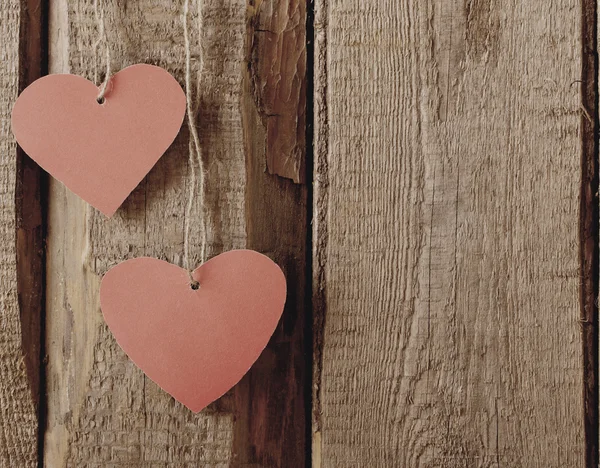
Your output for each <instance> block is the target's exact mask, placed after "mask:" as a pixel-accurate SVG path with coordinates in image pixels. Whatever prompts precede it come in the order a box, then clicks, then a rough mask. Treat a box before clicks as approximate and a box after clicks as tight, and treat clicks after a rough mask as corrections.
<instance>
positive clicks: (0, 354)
mask: <svg viewBox="0 0 600 468" xmlns="http://www.w3.org/2000/svg"><path fill="white" fill-rule="evenodd" d="M26 14H27V13H26V12H25V11H24V10H23V8H22V5H21V2H19V1H15V0H8V1H5V2H2V3H1V4H0V35H1V37H2V44H1V45H0V90H2V91H1V92H0V205H1V206H2V210H1V211H0V213H1V215H0V216H1V218H0V291H1V293H0V325H1V326H0V466H2V467H9V466H19V467H21V466H22V467H25V468H28V467H34V466H37V452H38V443H37V434H38V416H37V408H36V403H37V396H38V390H39V389H38V383H37V375H39V374H38V373H36V372H33V373H31V372H30V373H29V374H28V372H27V370H28V366H27V363H29V364H30V366H29V369H30V370H31V365H33V364H34V363H37V365H38V366H39V361H38V360H39V347H38V348H35V347H34V346H31V345H32V341H31V340H32V339H33V340H34V341H36V342H37V343H39V336H36V337H32V336H31V335H30V334H29V333H28V332H30V331H31V330H30V329H29V328H28V326H27V325H28V324H29V323H31V322H30V320H29V318H30V317H29V316H26V317H25V319H24V320H23V326H22V324H21V311H22V310H23V308H22V307H20V305H21V303H22V302H23V301H24V302H27V298H20V297H19V295H18V288H17V284H18V281H17V279H18V268H17V224H16V222H17V218H18V206H17V205H18V200H17V197H16V191H17V185H18V183H17V173H18V170H19V164H18V161H19V158H18V156H17V145H16V142H15V140H14V138H13V136H12V134H11V132H10V112H11V109H12V105H13V103H14V101H15V99H16V98H17V95H18V92H19V88H20V86H21V85H22V79H24V78H25V77H24V75H25V71H24V70H23V65H24V62H23V61H21V57H22V56H23V55H26V52H25V51H23V50H22V45H23V41H21V40H20V35H21V33H22V32H23V31H24V30H27V27H28V23H27V18H26V17H25V16H26ZM32 256H34V254H33V255H32ZM34 329H35V327H34ZM37 331H38V333H39V328H37ZM36 350H37V354H36Z"/></svg>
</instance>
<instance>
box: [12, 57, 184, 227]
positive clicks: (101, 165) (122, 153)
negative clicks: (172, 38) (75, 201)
mask: <svg viewBox="0 0 600 468" xmlns="http://www.w3.org/2000/svg"><path fill="white" fill-rule="evenodd" d="M97 96H98V88H97V87H96V86H95V85H94V83H92V82H90V81H88V80H86V79H85V78H82V77H80V76H75V75H49V76H45V77H43V78H40V79H39V80H37V81H35V82H33V83H32V84H31V85H30V86H28V87H27V88H26V89H25V90H24V91H23V92H22V93H21V95H20V96H19V98H18V99H17V102H16V103H15V105H14V107H13V111H12V129H13V133H14V135H15V137H16V139H17V142H18V143H19V144H20V145H21V147H22V148H23V150H24V151H25V152H26V153H27V154H28V155H29V156H30V157H31V158H32V159H33V160H35V161H36V162H37V163H38V164H39V165H40V166H42V167H43V168H44V169H45V170H46V171H47V172H49V173H50V174H51V175H52V176H54V177H55V178H56V179H58V180H60V181H61V182H62V183H64V184H65V185H66V186H67V187H68V188H69V189H70V190H71V191H73V192H74V193H76V194H77V195H79V196H80V197H81V198H83V199H84V200H85V201H87V202H88V203H89V204H90V205H92V206H94V207H96V208H97V209H99V210H100V211H102V212H103V213H104V214H105V215H107V216H112V214H113V213H114V212H115V211H116V210H117V208H118V207H119V206H120V205H121V203H123V201H124V200H125V198H127V196H128V195H129V194H130V193H131V191H132V190H133V189H134V188H135V187H136V186H137V185H138V184H139V183H140V181H141V180H142V179H143V178H144V176H145V175H146V174H147V173H148V171H150V169H151V168H152V166H154V164H155V163H156V161H158V159H159V158H160V157H161V156H162V154H163V153H164V152H165V151H166V150H167V148H168V147H169V146H170V145H171V143H172V142H173V140H174V139H175V137H176V136H177V133H178V132H179V129H180V128H181V123H182V122H183V117H184V115H185V108H186V100H185V94H184V93H183V90H182V89H181V86H179V83H177V81H176V80H175V79H174V78H173V77H172V76H171V75H170V74H169V73H168V72H167V71H165V70H163V69H162V68H160V67H155V66H153V65H145V64H139V65H133V66H131V67H127V68H125V69H123V70H121V71H120V72H118V73H116V74H115V75H114V76H112V77H111V79H110V81H109V84H108V88H107V92H106V98H105V102H104V104H98V102H97V101H96V97H97Z"/></svg>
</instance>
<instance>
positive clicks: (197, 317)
mask: <svg viewBox="0 0 600 468" xmlns="http://www.w3.org/2000/svg"><path fill="white" fill-rule="evenodd" d="M192 277H193V279H194V280H196V281H197V282H198V283H199V288H198V289H193V288H192V286H191V284H190V277H189V275H188V273H187V271H186V270H184V269H183V268H180V267H178V266H177V265H173V264H170V263H168V262H165V261H163V260H158V259H155V258H148V257H141V258H135V259H132V260H127V261H125V262H123V263H120V264H118V265H117V266H115V267H113V268H112V269H111V270H109V271H108V273H106V275H104V278H103V279H102V284H101V287H100V305H101V308H102V313H103V315H104V319H105V320H106V323H107V324H108V326H109V328H110V330H111V331H112V333H113V334H114V336H115V338H116V340H117V342H118V343H119V345H120V346H121V348H123V350H124V351H125V353H127V355H128V356H129V357H130V358H131V360H132V361H133V362H134V363H135V364H136V365H137V366H138V367H139V368H140V369H142V370H143V371H144V372H145V374H146V375H147V376H148V377H149V378H150V379H152V380H153V381H154V382H156V383H157V384H158V385H159V386H160V387H161V388H162V389H163V390H165V391H166V392H168V393H170V394H171V395H172V396H173V397H174V398H175V399H176V400H178V401H180V402H181V403H183V404H184V405H185V406H187V407H188V408H189V409H190V410H192V411H194V412H198V411H200V410H201V409H203V408H205V407H206V406H207V405H208V404H209V403H211V402H213V401H214V400H216V399H217V398H219V397H220V396H222V395H223V394H224V393H225V392H227V390H229V389H230V388H231V387H233V386H234V385H235V384H236V383H237V382H238V381H239V380H240V379H241V378H242V377H243V376H244V374H245V373H246V372H247V371H248V370H249V369H250V367H251V366H252V364H253V363H254V362H255V361H256V359H258V357H259V355H260V353H261V352H262V350H263V349H264V348H265V346H266V345H267V343H268V341H269V339H270V337H271V335H272V334H273V332H274V330H275V328H276V326H277V323H278V322H279V319H280V317H281V314H282V312H283V306H284V304H285V297H286V282H285V276H284V275H283V272H282V271H281V269H280V268H279V267H278V266H277V264H275V263H274V262H273V261H272V260H271V259H269V258H268V257H266V256H265V255H262V254H260V253H258V252H255V251H252V250H232V251H229V252H225V253H223V254H221V255H218V256H217V257H214V258H212V259H211V260H209V261H207V262H206V263H204V264H202V265H201V266H199V267H198V268H197V269H196V270H194V272H193V273H192Z"/></svg>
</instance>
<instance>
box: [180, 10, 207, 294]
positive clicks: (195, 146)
mask: <svg viewBox="0 0 600 468" xmlns="http://www.w3.org/2000/svg"><path fill="white" fill-rule="evenodd" d="M199 1H201V0H199ZM188 15H189V0H184V4H183V15H182V16H183V39H184V43H185V96H186V103H187V121H188V127H189V130H190V135H191V136H192V142H191V143H190V151H189V165H190V185H189V188H190V190H189V196H188V200H187V206H186V209H185V227H184V235H183V260H184V265H185V268H186V269H187V270H188V273H189V274H190V280H191V281H192V287H194V286H195V287H196V288H197V287H198V284H197V283H196V282H195V281H194V280H193V278H192V276H191V272H192V268H194V265H191V264H190V223H191V214H192V206H193V203H194V198H195V197H196V185H197V186H198V192H199V194H200V229H201V233H202V234H201V235H202V239H201V242H200V262H204V261H205V260H206V224H205V221H204V213H205V211H206V210H205V204H204V184H205V181H204V163H203V161H202V147H201V145H200V137H199V136H198V129H197V128H196V122H195V118H194V115H195V112H194V106H193V101H192V99H193V96H192V70H191V68H192V65H191V61H192V60H191V55H192V54H191V45H190V33H189V30H188ZM199 16H200V17H199V23H200V24H199V28H198V29H199V30H200V31H202V14H200V15H199ZM203 65H204V62H203V57H202V47H200V54H199V56H198V74H199V75H200V76H201V75H202V68H203ZM196 164H198V175H196ZM196 179H198V180H197V181H196Z"/></svg>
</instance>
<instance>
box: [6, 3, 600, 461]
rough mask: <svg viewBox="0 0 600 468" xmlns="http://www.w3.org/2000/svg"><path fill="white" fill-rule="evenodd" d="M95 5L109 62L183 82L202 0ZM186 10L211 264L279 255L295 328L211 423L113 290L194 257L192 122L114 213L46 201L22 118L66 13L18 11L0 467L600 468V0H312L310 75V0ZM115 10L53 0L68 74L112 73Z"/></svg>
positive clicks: (11, 32) (10, 54) (281, 333)
mask: <svg viewBox="0 0 600 468" xmlns="http://www.w3.org/2000/svg"><path fill="white" fill-rule="evenodd" d="M97 4H98V5H99V6H100V8H101V9H103V10H104V12H105V20H106V28H107V41H108V44H109V46H110V50H111V57H112V58H111V65H112V69H113V70H118V69H120V68H122V67H124V66H127V65H129V64H133V63H138V62H146V63H153V64H157V65H160V66H163V67H165V68H166V69H167V70H169V71H170V72H171V73H172V74H173V75H174V76H175V77H176V78H177V79H178V80H179V81H180V82H181V83H182V85H183V70H184V66H185V62H184V60H185V52H184V45H183V44H184V41H183V27H182V18H181V13H182V5H183V0H181V1H180V2H170V1H168V0H139V1H136V2H119V1H117V0H98V2H97ZM190 4H191V13H190V17H189V25H190V31H191V34H192V38H191V44H192V51H191V52H192V70H193V81H194V92H193V94H194V99H195V106H196V108H197V113H196V119H195V121H196V124H197V126H198V129H199V132H200V138H201V141H202V146H203V158H204V161H205V164H206V167H207V181H208V184H207V187H206V194H205V195H206V197H207V204H208V207H209V208H208V211H207V213H206V218H205V219H206V221H207V226H208V230H207V234H208V239H209V248H208V253H209V256H214V255H216V254H218V253H220V252H222V251H224V250H227V249H232V248H239V247H247V248H253V249H256V250H259V251H261V252H263V253H265V254H267V255H269V256H271V258H273V259H274V260H275V261H277V262H278V263H279V264H280V265H281V266H282V267H283V268H284V269H285V272H286V276H287V278H288V285H289V297H288V302H287V308H286V311H285V313H284V317H283V319H282V321H281V323H280V326H279V328H278V330H277V331H276V333H275V335H274V338H273V339H272V340H271V343H270V344H269V346H268V347H267V349H266V350H265V352H264V353H263V355H262V356H261V358H260V359H259V361H258V362H257V363H256V364H255V366H253V368H252V370H251V372H250V373H249V374H248V375H247V376H246V377H245V378H244V379H243V380H242V381H241V382H240V384H238V385H237V386H236V387H235V388H234V389H233V390H232V391H231V392H229V393H228V394H227V395H226V396H225V397H223V398H222V399H220V400H219V401H217V402H216V403H214V404H212V405H211V406H210V407H209V408H208V409H206V410H205V411H203V412H201V413H200V414H198V415H193V414H191V413H190V412H189V411H188V410H186V409H185V408H184V407H182V406H181V405H180V404H178V403H176V402H174V401H173V399H172V398H170V397H169V396H168V395H167V394H165V393H164V392H162V391H161V390H160V389H159V388H158V387H157V386H156V385H155V384H153V383H152V382H151V381H149V380H148V379H147V378H145V377H144V375H143V374H142V373H141V371H139V370H138V369H137V368H136V367H135V366H134V365H133V364H132V363H131V362H130V361H129V360H128V359H127V357H126V356H125V355H124V354H123V352H122V351H121V350H120V348H119V347H118V346H117V345H116V343H115V341H114V339H113V338H112V335H111V334H110V331H109V330H108V329H107V328H106V326H105V325H104V322H103V321H102V316H101V312H100V309H99V304H98V288H99V283H100V279H101V276H102V274H103V273H104V272H105V271H107V269H108V268H110V267H111V266H112V265H115V264H116V263H118V262H120V261H122V260H125V259H127V258H132V257H136V256H141V255H150V256H155V257H158V258H162V259H165V260H167V261H170V262H173V263H177V264H181V261H182V253H183V227H184V216H185V213H184V212H185V204H186V201H187V197H188V193H189V192H188V190H189V180H190V179H189V167H188V154H189V151H190V146H189V145H190V138H189V133H188V129H187V125H184V127H183V128H182V131H181V134H180V135H179V137H178V138H177V140H176V142H175V143H174V145H173V146H172V148H171V149H170V150H169V151H168V152H167V154H165V156H164V157H163V158H161V160H160V161H159V163H158V164H157V165H156V167H155V168H154V169H153V170H152V171H151V172H150V174H149V175H148V176H147V177H146V179H144V181H143V182H142V183H141V184H140V186H139V187H138V188H137V189H136V190H135V191H134V192H133V193H132V195H131V196H130V197H129V198H128V199H127V201H126V202H125V203H124V205H123V206H122V208H121V209H120V210H119V211H118V212H117V213H116V214H115V216H114V217H113V218H112V219H110V220H107V219H106V218H105V217H104V216H102V215H101V214H99V213H97V212H96V211H95V210H94V209H92V208H90V207H89V206H87V205H86V204H85V203H84V202H83V201H81V200H80V199H79V198H78V197H76V196H75V195H73V194H72V193H70V192H69V191H68V190H66V189H65V188H64V187H63V186H62V185H61V184H60V183H58V182H56V181H54V180H52V179H50V181H49V185H50V187H49V193H48V196H47V200H46V201H45V204H46V205H47V206H45V205H44V204H40V197H42V201H43V202H44V200H43V196H44V194H45V187H44V185H45V182H44V177H43V176H40V172H39V170H38V169H37V168H36V166H35V164H32V163H31V162H30V161H29V160H28V159H27V157H26V156H24V155H23V154H22V153H21V152H19V151H18V149H17V147H16V144H15V142H14V139H13V138H12V135H11V133H10V123H9V116H10V109H11V106H12V103H13V102H14V100H15V99H16V96H17V94H18V92H19V90H20V89H22V88H23V87H24V86H26V85H27V83H29V82H31V80H33V79H35V77H36V76H38V75H39V74H40V73H41V72H43V70H44V68H45V65H44V62H45V55H44V54H45V50H44V44H43V43H44V27H45V26H44V24H42V23H41V22H42V21H43V20H44V18H45V6H44V5H45V2H44V1H42V0H20V1H16V0H6V1H4V2H2V3H1V5H0V37H2V38H3V40H2V41H0V58H1V59H2V60H0V89H1V90H2V92H1V93H0V119H1V123H2V125H1V126H0V169H1V171H0V188H1V190H0V193H1V195H2V199H1V200H0V203H1V206H2V222H1V223H0V225H1V226H2V229H1V230H0V233H1V236H2V237H1V241H2V242H1V243H2V248H1V250H0V254H1V268H0V319H1V325H2V326H1V327H0V468H3V467H5V466H6V467H13V466H18V467H21V466H23V467H34V466H39V464H42V465H43V466H48V467H78V468H79V467H98V468H99V467H196V466H211V467H225V466H245V467H268V468H271V467H303V466H307V465H308V464H312V466H313V467H315V468H321V467H323V468H325V467H326V468H330V467H331V468H337V467H340V468H341V467H344V468H346V467H363V466H369V467H390V466H402V467H417V466H423V467H439V466H443V467H450V468H452V467H500V466H508V467H515V468H516V467H538V466H539V467H544V468H545V467H579V466H587V467H595V466H597V455H598V453H597V450H598V449H597V447H598V440H597V437H598V384H597V382H598V380H597V377H598V375H597V364H598V343H597V340H598V319H597V310H598V305H597V302H596V301H597V299H596V298H597V293H598V278H597V275H598V258H597V257H598V207H597V197H598V194H597V190H598V175H597V170H598V162H597V145H598V140H597V132H598V109H597V105H598V104H597V96H598V89H597V86H598V78H597V76H595V73H596V72H597V60H598V58H597V50H596V49H597V44H596V36H595V34H596V30H595V28H596V26H597V18H596V15H597V11H596V8H597V7H596V5H595V3H594V2H593V0H582V2H578V1H576V0H566V1H565V2H551V3H548V2H542V0H533V1H531V2H518V1H516V0H496V1H491V0H473V1H471V0H469V1H467V2H458V1H448V2H433V1H431V0H426V1H424V2H417V1H416V0H399V1H396V0H380V1H376V2H364V1H359V0H344V1H342V0H316V2H315V5H314V48H315V50H314V52H315V54H314V64H313V63H312V62H311V54H310V53H307V50H308V52H310V46H311V45H312V42H311V41H312V39H313V38H312V37H311V36H312V34H311V33H312V26H311V24H309V25H308V33H309V34H308V37H307V34H306V32H307V29H306V20H307V2H306V1H305V0H286V1H283V0H251V1H242V0H227V1H222V0H203V1H202V4H200V3H199V0H193V1H191V2H190ZM95 5H96V2H95V1H94V0H74V1H69V0H50V1H49V17H48V18H45V20H47V22H48V29H49V52H48V53H49V71H50V72H51V73H58V72H71V73H77V74H81V75H84V76H86V77H88V78H90V79H92V80H96V81H98V82H99V81H101V80H102V79H103V78H104V69H105V62H104V49H103V47H104V44H100V47H99V48H98V49H96V50H95V48H94V43H95V42H96V40H97V39H98V25H99V23H98V19H99V18H98V17H97V15H96V9H95ZM582 13H583V21H582V20H581V16H582ZM308 15H309V20H312V19H313V18H311V12H308ZM200 18H202V20H203V21H202V22H203V24H204V28H203V29H202V30H200V27H199V25H200ZM307 47H308V49H307ZM201 48H202V49H203V54H204V57H205V69H204V72H203V73H202V75H201V76H200V74H199V72H198V60H197V59H198V56H199V53H200V50H201ZM307 60H308V62H307ZM307 65H308V67H307ZM311 67H313V68H312V70H311ZM312 73H314V83H313V82H311V80H312V78H313V77H312ZM579 80H582V81H581V83H579V82H578V81H579ZM313 87H314V89H313ZM307 93H308V94H309V95H310V96H309V103H310V102H313V105H314V108H313V109H312V110H311V108H310V106H309V107H308V108H307V107H305V100H306V95H307ZM313 111H314V124H315V127H314V138H313V141H309V158H308V159H307V157H306V139H305V132H306V126H305V117H306V116H307V115H308V116H309V118H310V117H311V116H312V112H313ZM312 133H313V130H312V129H310V128H309V137H310V136H311V135H312ZM582 143H583V144H582ZM311 153H314V161H313V162H311V161H310V155H311ZM313 164H314V190H313V192H312V193H311V191H310V190H309V189H310V184H309V187H307V186H306V185H305V183H306V181H307V180H308V181H309V182H310V177H311V176H310V174H308V177H307V171H310V170H311V169H313V167H312V166H313ZM311 201H312V203H313V206H312V207H309V206H308V204H309V203H310V202H311ZM580 204H581V206H580ZM311 208H312V210H313V214H312V218H313V219H312V239H311V236H309V232H308V231H309V229H311V226H310V225H309V224H308V219H307V217H308V212H309V210H310V209H311ZM46 210H47V212H48V213H47V219H46V220H45V221H44V216H43V214H44V212H45V211H46ZM192 217H193V220H192V223H191V226H192V233H191V239H192V242H191V245H192V252H191V254H192V256H193V257H194V259H195V260H196V261H200V259H199V258H198V254H199V252H200V249H199V242H200V239H201V232H200V227H201V223H200V222H199V219H200V210H199V205H198V203H196V204H195V206H194V208H193V215H192ZM45 225H46V226H47V233H46V232H45V231H46V228H45V227H44V226H45ZM44 235H46V236H45V237H46V239H45V241H46V243H47V250H46V258H44V252H43V251H42V250H41V248H40V247H41V245H42V239H43V236H44ZM579 236H581V237H579ZM309 241H312V260H311V261H307V258H306V257H307V255H311V252H307V249H306V246H307V242H309ZM580 252H581V263H580V259H579V255H580ZM44 261H45V264H46V268H45V275H44V273H43V272H42V271H41V270H40V268H41V266H42V264H43V262H44ZM311 263H312V271H311V272H310V271H309V268H308V267H309V266H310V265H311ZM310 274H312V278H313V284H312V296H311V297H307V296H308V295H309V294H310V290H309V288H306V278H307V277H308V276H309V275H310ZM44 276H45V278H44ZM44 280H45V284H44ZM580 294H581V298H580V297H579V295H580ZM44 297H45V299H46V305H45V308H41V307H40V301H42V299H43V298H44ZM580 299H581V303H580ZM310 301H312V304H311V302H310ZM311 306H312V310H313V312H312V317H311V316H310V315H311V313H310V312H308V310H309V308H310V307H311ZM40 309H42V310H40ZM311 319H312V324H311V325H310V326H309V324H308V322H309V320H311ZM44 327H45V336H42V337H40V330H41V329H43V328H44ZM310 328H312V330H310ZM582 330H583V333H582ZM309 331H310V332H312V342H313V358H312V359H313V361H312V381H310V380H309V378H310V375H309V371H310V369H311V363H310V362H308V361H309V360H310V349H309V348H310V344H309V343H310V341H311V336H310V335H309V334H308V332H309ZM41 349H42V350H45V352H46V359H45V361H44V363H42V364H40V357H41V355H40V350H41ZM582 351H583V352H582ZM44 366H45V367H44ZM40 368H41V369H40ZM38 370H40V372H38ZM40 377H41V379H40ZM311 389H312V408H310V407H308V405H309V398H308V394H309V393H310V391H311ZM40 397H41V398H40ZM311 409H312V421H311V420H310V413H311ZM38 411H39V413H40V415H39V421H40V422H39V426H40V427H39V428H40V431H41V435H42V437H41V439H38ZM307 417H308V420H307ZM310 423H312V428H311V427H308V426H307V424H310ZM311 433H312V441H310V440H307V435H310V434H311ZM310 456H312V463H311V460H310V459H309V458H308V457H310Z"/></svg>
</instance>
